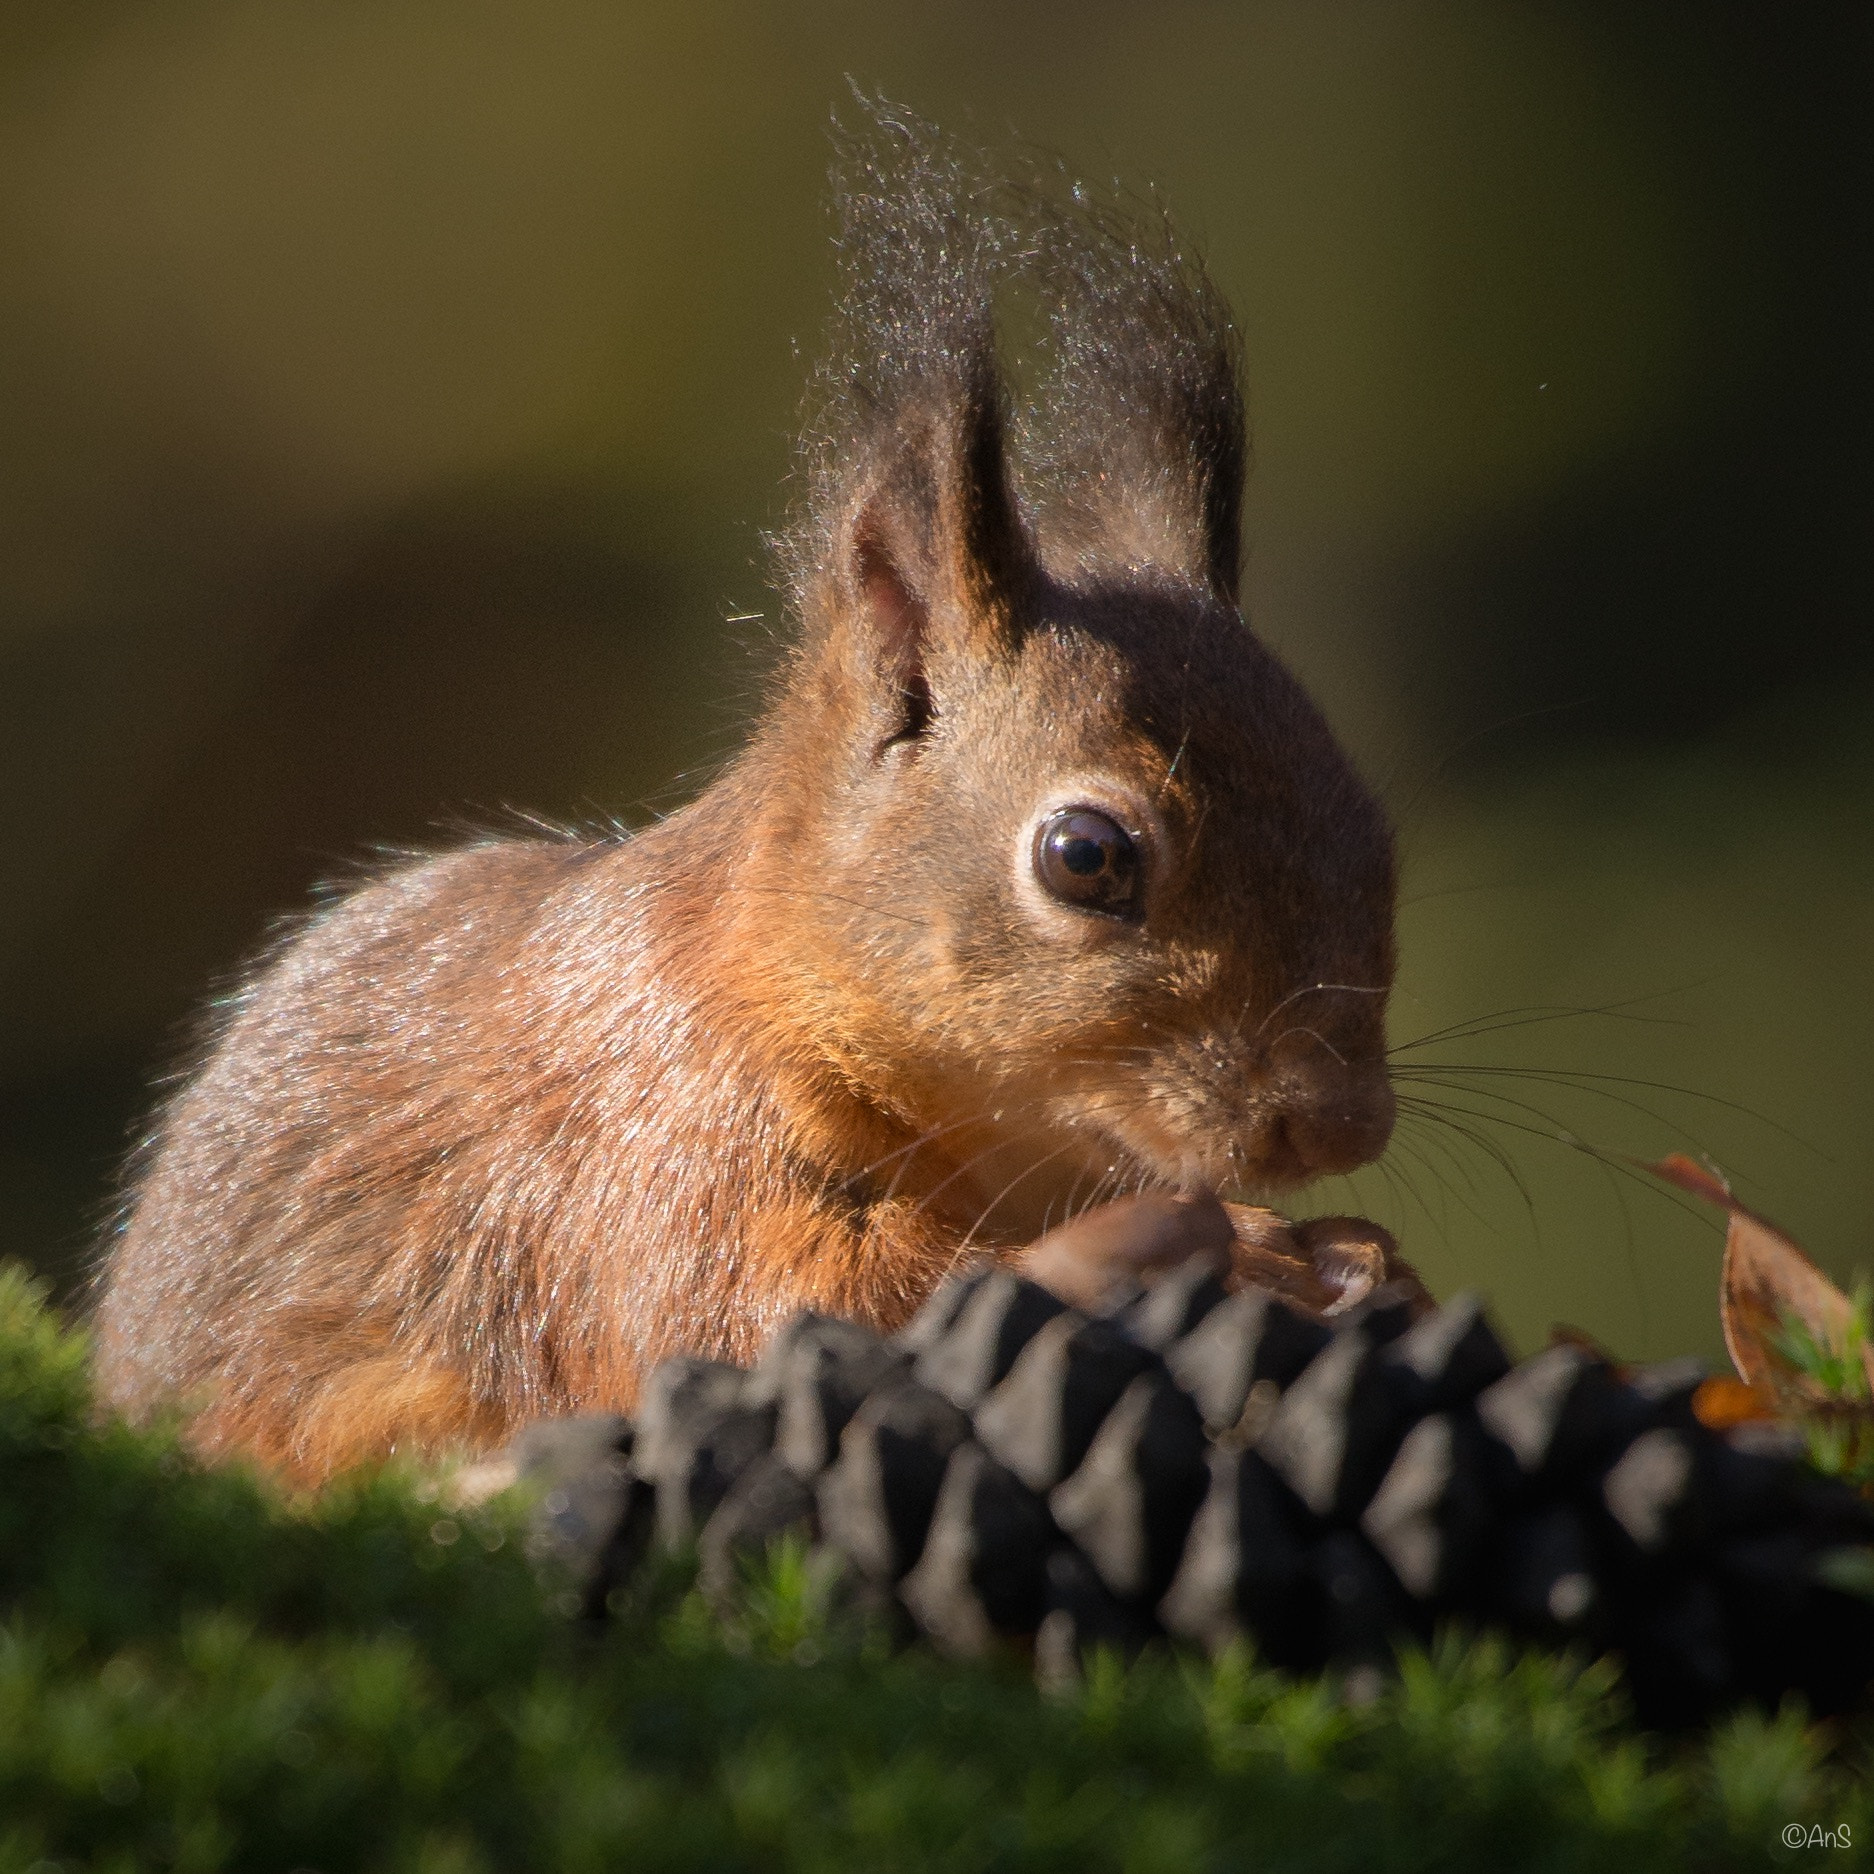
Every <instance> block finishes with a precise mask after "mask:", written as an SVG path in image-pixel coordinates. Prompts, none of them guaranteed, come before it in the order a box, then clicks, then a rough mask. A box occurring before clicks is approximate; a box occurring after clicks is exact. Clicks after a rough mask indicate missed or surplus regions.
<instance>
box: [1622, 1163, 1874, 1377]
mask: <svg viewBox="0 0 1874 1874" xmlns="http://www.w3.org/2000/svg"><path fill="white" fill-rule="evenodd" d="M1646 1169H1647V1170H1648V1171H1651V1172H1654V1173H1656V1174H1657V1175H1658V1176H1659V1177H1662V1178H1664V1179H1666V1180H1667V1181H1668V1182H1669V1183H1672V1184H1676V1185H1677V1186H1678V1187H1679V1188H1680V1190H1682V1191H1689V1192H1691V1194H1692V1195H1693V1196H1694V1197H1702V1198H1703V1199H1704V1200H1705V1201H1706V1202H1707V1203H1710V1204H1717V1205H1720V1206H1721V1207H1722V1208H1723V1209H1724V1210H1726V1211H1727V1212H1728V1213H1729V1215H1730V1220H1731V1221H1730V1228H1729V1230H1728V1232H1727V1233H1726V1236H1725V1240H1724V1273H1723V1275H1722V1277H1721V1278H1720V1282H1719V1294H1718V1311H1719V1316H1720V1318H1721V1320H1722V1321H1723V1323H1724V1344H1725V1348H1726V1350H1727V1351H1728V1352H1729V1353H1730V1356H1731V1364H1732V1365H1733V1366H1734V1367H1736V1368H1737V1370H1738V1373H1739V1374H1740V1375H1741V1376H1742V1378H1743V1379H1744V1381H1745V1383H1746V1384H1747V1385H1749V1386H1750V1387H1752V1388H1754V1389H1755V1390H1756V1391H1758V1392H1760V1393H1763V1394H1767V1395H1768V1396H1769V1397H1771V1398H1772V1399H1774V1400H1775V1401H1776V1402H1777V1403H1778V1404H1779V1405H1780V1406H1781V1407H1782V1408H1783V1409H1784V1410H1797V1411H1801V1410H1808V1409H1812V1408H1813V1407H1815V1406H1817V1405H1820V1404H1824V1403H1826V1401H1825V1399H1824V1396H1823V1394H1822V1392H1821V1389H1820V1388H1819V1387H1818V1386H1817V1385H1816V1384H1815V1382H1814V1381H1813V1380H1811V1379H1810V1378H1809V1377H1808V1376H1807V1375H1806V1374H1805V1373H1803V1372H1802V1371H1801V1370H1800V1369H1799V1368H1798V1367H1797V1366H1796V1365H1795V1364H1794V1362H1792V1361H1791V1360H1790V1358H1789V1356H1788V1355H1787V1354H1785V1353H1784V1352H1783V1351H1782V1350H1781V1348H1780V1346H1779V1345H1778V1342H1779V1340H1780V1338H1781V1336H1782V1333H1783V1330H1784V1324H1785V1322H1787V1321H1799V1322H1801V1324H1802V1325H1803V1326H1804V1327H1806V1328H1807V1329H1808V1330H1809V1332H1810V1334H1811V1335H1812V1336H1814V1338H1815V1340H1816V1341H1817V1342H1818V1343H1819V1344H1820V1345H1822V1346H1824V1347H1838V1348H1839V1347H1843V1346H1845V1345H1846V1343H1847V1338H1848V1332H1849V1324H1850V1322H1851V1321H1852V1320H1853V1317H1854V1309H1853V1304H1852V1303H1850V1301H1849V1300H1848V1297H1847V1296H1846V1295H1844V1294H1843V1293H1842V1292H1841V1290H1840V1289H1839V1288H1837V1287H1836V1286H1835V1284H1834V1283H1833V1282H1831V1281H1830V1280H1829V1279H1828V1277H1827V1276H1826V1275H1824V1274H1823V1273H1822V1271H1821V1270H1820V1269H1818V1268H1817V1267H1816V1266H1815V1264H1814V1263H1813V1262H1811V1261H1810V1260H1809V1258H1808V1257H1807V1256H1805V1255H1804V1254H1803V1253H1802V1251H1801V1250H1800V1249H1798V1248H1797V1247H1796V1245H1795V1244H1794V1243H1792V1242H1791V1241H1790V1239H1789V1238H1788V1237H1787V1236H1785V1235H1784V1234H1783V1232H1782V1231H1781V1230H1779V1229H1778V1228H1777V1227H1776V1226H1775V1225H1774V1224H1772V1223H1767V1222H1765V1220H1764V1219H1763V1218H1762V1217H1759V1216H1758V1215H1757V1214H1756V1213H1755V1212H1754V1211H1750V1210H1746V1209H1745V1208H1744V1206H1743V1205H1742V1204H1740V1203H1739V1202H1738V1201H1737V1199H1736V1198H1735V1197H1733V1196H1732V1195H1731V1187H1730V1186H1729V1185H1728V1184H1726V1183H1725V1181H1724V1179H1723V1178H1722V1177H1720V1176H1719V1175H1718V1174H1717V1173H1716V1172H1714V1171H1711V1170H1709V1169H1707V1167H1705V1166H1703V1165H1700V1164H1696V1163H1694V1162H1693V1161H1692V1160H1691V1159H1689V1158H1687V1157H1686V1156H1685V1155H1684V1153H1682V1152H1674V1153H1672V1154H1671V1155H1670V1156H1669V1157H1666V1158H1662V1159H1661V1160H1660V1161H1659V1162H1658V1163H1657V1164H1652V1165H1648V1166H1647V1167H1646ZM1861 1359H1862V1364H1863V1365H1864V1366H1865V1367H1866V1369H1867V1373H1868V1380H1869V1383H1870V1385H1871V1386H1874V1347H1868V1346H1865V1345H1864V1346H1863V1347H1862V1349H1861Z"/></svg>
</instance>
